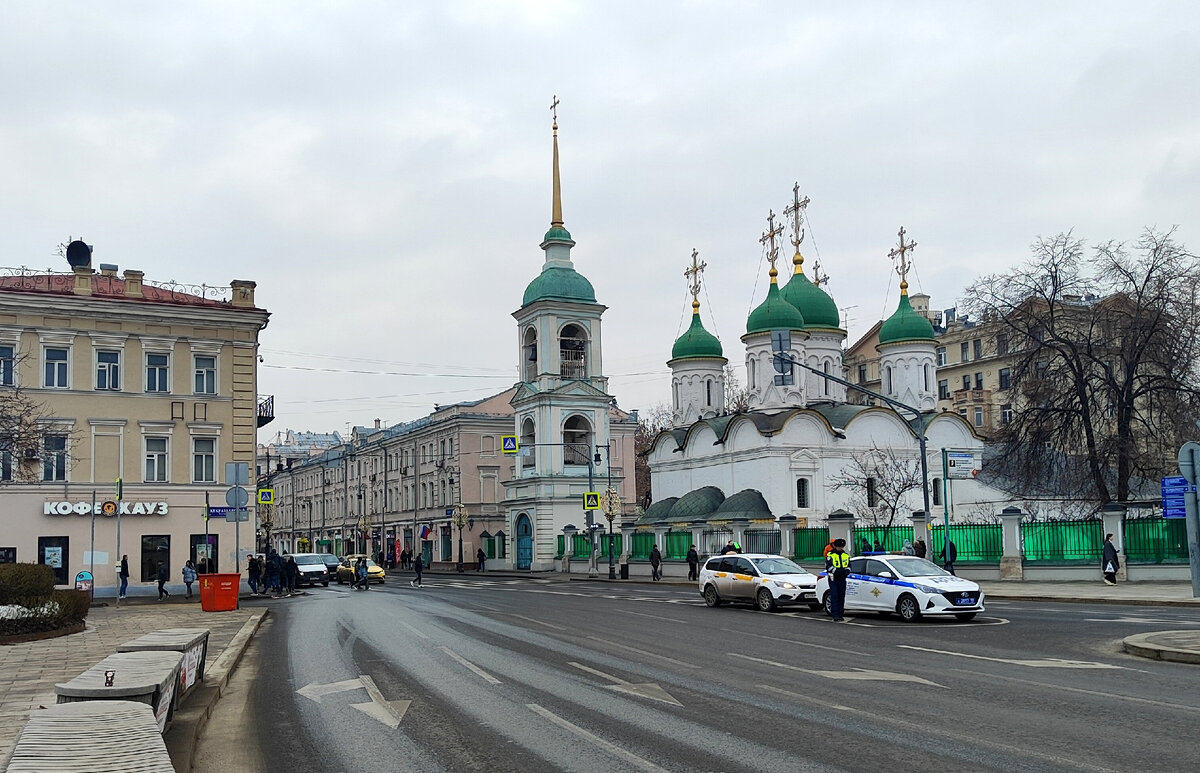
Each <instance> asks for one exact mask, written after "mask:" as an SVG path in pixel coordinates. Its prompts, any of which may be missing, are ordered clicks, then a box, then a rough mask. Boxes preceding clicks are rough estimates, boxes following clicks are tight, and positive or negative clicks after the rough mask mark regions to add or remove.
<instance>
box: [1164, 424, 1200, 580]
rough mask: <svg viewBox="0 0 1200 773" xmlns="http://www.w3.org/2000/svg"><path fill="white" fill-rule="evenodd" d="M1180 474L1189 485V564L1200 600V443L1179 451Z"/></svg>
mask: <svg viewBox="0 0 1200 773" xmlns="http://www.w3.org/2000/svg"><path fill="white" fill-rule="evenodd" d="M1179 473H1180V474H1181V475H1182V476H1183V478H1184V480H1186V481H1187V483H1188V484H1189V486H1188V488H1189V490H1188V491H1186V492H1184V499H1183V504H1184V517H1185V520H1186V521H1187V541H1188V562H1189V563H1190V564H1191V567H1192V598H1200V501H1198V499H1197V494H1196V481H1197V480H1198V479H1200V443H1193V442H1187V443H1184V444H1183V448H1180V449H1179ZM1164 486H1165V482H1164Z"/></svg>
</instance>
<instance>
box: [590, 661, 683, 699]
mask: <svg viewBox="0 0 1200 773" xmlns="http://www.w3.org/2000/svg"><path fill="white" fill-rule="evenodd" d="M568 665H572V666H575V668H578V669H579V670H580V671H587V672H588V673H589V674H595V675H596V676H598V677H600V678H601V679H607V680H608V681H610V682H615V683H616V684H610V685H609V686H608V689H610V690H616V691H617V692H623V693H626V694H628V695H636V696H637V697H639V698H648V699H649V700H652V701H660V702H662V703H669V704H671V705H672V706H680V707H682V706H683V704H682V703H680V702H679V701H677V700H675V698H673V697H672V696H671V694H670V693H669V692H667V691H666V690H664V689H663V688H661V687H659V686H658V685H657V684H655V683H653V682H643V683H641V684H634V683H633V682H627V681H625V680H624V679H621V678H620V677H617V676H613V675H612V674H606V673H604V672H603V671H597V670H596V669H594V668H591V667H589V666H585V665H583V664H582V663H576V662H574V661H571V662H570V663H569V664H568Z"/></svg>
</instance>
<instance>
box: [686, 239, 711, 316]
mask: <svg viewBox="0 0 1200 773" xmlns="http://www.w3.org/2000/svg"><path fill="white" fill-rule="evenodd" d="M699 257H700V253H699V252H696V249H695V248H694V247H693V248H692V265H691V266H690V267H688V268H685V269H684V270H683V275H684V276H686V277H687V278H688V291H689V292H691V294H692V313H693V314H699V313H700V275H701V274H703V273H704V269H706V268H708V264H707V263H705V262H703V261H699V262H698V258H699Z"/></svg>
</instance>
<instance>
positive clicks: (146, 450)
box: [142, 435, 171, 483]
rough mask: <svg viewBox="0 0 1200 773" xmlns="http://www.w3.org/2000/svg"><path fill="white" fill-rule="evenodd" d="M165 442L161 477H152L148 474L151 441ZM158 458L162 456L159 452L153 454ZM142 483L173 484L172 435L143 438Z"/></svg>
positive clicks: (162, 453) (146, 436)
mask: <svg viewBox="0 0 1200 773" xmlns="http://www.w3.org/2000/svg"><path fill="white" fill-rule="evenodd" d="M151 440H161V441H163V450H162V452H161V462H157V460H156V465H157V463H161V470H159V472H160V474H161V477H150V476H149V475H147V474H146V473H147V472H148V470H149V465H150V457H151V451H150V441H151ZM153 453H154V455H155V456H156V457H158V456H160V453H159V452H158V451H155V452H153ZM142 482H143V483H170V482H171V436H170V435H145V436H143V437H142Z"/></svg>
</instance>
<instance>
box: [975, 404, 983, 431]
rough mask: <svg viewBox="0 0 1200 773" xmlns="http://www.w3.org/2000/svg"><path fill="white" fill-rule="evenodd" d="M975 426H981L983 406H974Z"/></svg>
mask: <svg viewBox="0 0 1200 773" xmlns="http://www.w3.org/2000/svg"><path fill="white" fill-rule="evenodd" d="M975 426H976V427H982V426H983V406H981V405H977V406H975Z"/></svg>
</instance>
